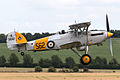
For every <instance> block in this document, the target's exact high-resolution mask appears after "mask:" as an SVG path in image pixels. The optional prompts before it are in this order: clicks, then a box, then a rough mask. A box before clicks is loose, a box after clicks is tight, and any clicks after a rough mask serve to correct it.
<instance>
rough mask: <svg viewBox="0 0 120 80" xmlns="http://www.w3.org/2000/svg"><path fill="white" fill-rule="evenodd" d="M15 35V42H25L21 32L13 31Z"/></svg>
mask: <svg viewBox="0 0 120 80" xmlns="http://www.w3.org/2000/svg"><path fill="white" fill-rule="evenodd" d="M15 36H16V43H18V44H22V43H27V40H26V38H25V37H24V36H23V35H22V34H20V33H18V32H15Z"/></svg>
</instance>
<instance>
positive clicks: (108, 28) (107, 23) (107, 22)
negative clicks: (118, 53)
mask: <svg viewBox="0 0 120 80" xmlns="http://www.w3.org/2000/svg"><path fill="white" fill-rule="evenodd" d="M106 28H107V32H109V31H110V27H109V21H108V15H107V14H106Z"/></svg>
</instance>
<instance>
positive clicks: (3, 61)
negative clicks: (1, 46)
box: [0, 56, 6, 66]
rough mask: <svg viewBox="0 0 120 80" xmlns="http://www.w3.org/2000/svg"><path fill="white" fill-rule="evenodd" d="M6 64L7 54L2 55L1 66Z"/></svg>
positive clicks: (0, 58)
mask: <svg viewBox="0 0 120 80" xmlns="http://www.w3.org/2000/svg"><path fill="white" fill-rule="evenodd" d="M5 64H6V59H5V56H1V57H0V66H5Z"/></svg>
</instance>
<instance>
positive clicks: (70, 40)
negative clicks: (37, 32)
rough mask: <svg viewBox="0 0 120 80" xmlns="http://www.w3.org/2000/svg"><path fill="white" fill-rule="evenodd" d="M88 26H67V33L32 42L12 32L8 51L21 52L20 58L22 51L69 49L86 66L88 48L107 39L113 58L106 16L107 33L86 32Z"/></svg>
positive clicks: (89, 58)
mask: <svg viewBox="0 0 120 80" xmlns="http://www.w3.org/2000/svg"><path fill="white" fill-rule="evenodd" d="M90 25H91V22H83V23H77V24H73V25H70V26H69V28H70V30H69V31H68V32H65V31H64V30H63V31H62V32H61V33H59V34H58V33H57V34H55V35H52V36H48V37H44V38H41V39H37V40H33V41H27V40H26V38H25V37H24V36H23V35H22V34H20V33H18V32H15V31H14V32H11V33H9V34H8V36H7V46H8V48H9V49H10V50H16V51H19V52H21V55H22V56H23V55H24V50H28V51H45V50H61V49H71V50H72V51H73V52H74V53H76V54H77V55H78V56H80V57H81V59H80V61H81V63H82V64H84V65H88V64H90V63H91V61H92V59H91V56H90V55H89V54H88V46H91V45H101V44H102V43H103V42H104V41H105V40H106V39H109V44H110V45H109V46H110V51H111V55H112V56H113V52H112V43H111V36H112V35H113V33H111V32H110V28H109V22H108V16H107V15H106V26H107V31H104V30H93V31H92V30H91V31H88V28H89V26H90ZM75 48H76V49H75ZM78 51H85V54H84V55H81V54H80V53H79V52H78Z"/></svg>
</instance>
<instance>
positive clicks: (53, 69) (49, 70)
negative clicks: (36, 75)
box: [48, 67, 56, 72]
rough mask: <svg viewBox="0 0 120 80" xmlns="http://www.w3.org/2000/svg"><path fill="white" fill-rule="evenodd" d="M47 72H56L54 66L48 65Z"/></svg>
mask: <svg viewBox="0 0 120 80" xmlns="http://www.w3.org/2000/svg"><path fill="white" fill-rule="evenodd" d="M48 72H56V69H55V68H54V67H49V69H48Z"/></svg>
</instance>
